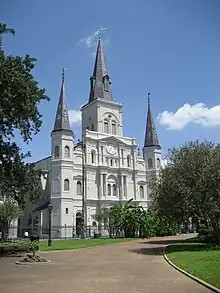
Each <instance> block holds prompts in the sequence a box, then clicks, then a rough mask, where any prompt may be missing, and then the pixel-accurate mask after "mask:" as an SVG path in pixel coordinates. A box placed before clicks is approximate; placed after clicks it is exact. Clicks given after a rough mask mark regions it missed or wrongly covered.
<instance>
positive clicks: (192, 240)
mask: <svg viewBox="0 0 220 293" xmlns="http://www.w3.org/2000/svg"><path fill="white" fill-rule="evenodd" d="M144 243H145V244H160V245H161V244H162V245H169V244H172V243H201V239H199V237H192V238H189V239H178V240H174V239H170V240H169V239H166V240H161V239H158V240H154V239H152V240H149V241H147V242H144Z"/></svg>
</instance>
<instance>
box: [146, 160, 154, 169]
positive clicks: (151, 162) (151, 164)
mask: <svg viewBox="0 0 220 293" xmlns="http://www.w3.org/2000/svg"><path fill="white" fill-rule="evenodd" d="M147 164H148V168H149V169H151V168H153V160H152V159H151V158H149V159H148V160H147Z"/></svg>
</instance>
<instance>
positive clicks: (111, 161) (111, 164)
mask: <svg viewBox="0 0 220 293" xmlns="http://www.w3.org/2000/svg"><path fill="white" fill-rule="evenodd" d="M110 166H111V167H112V166H113V160H112V159H110Z"/></svg>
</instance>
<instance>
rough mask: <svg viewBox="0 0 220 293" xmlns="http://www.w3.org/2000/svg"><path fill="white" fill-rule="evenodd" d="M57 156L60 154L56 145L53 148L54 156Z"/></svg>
mask: <svg viewBox="0 0 220 293" xmlns="http://www.w3.org/2000/svg"><path fill="white" fill-rule="evenodd" d="M59 156H60V148H59V147H58V145H56V146H55V149H54V157H55V158H58V157H59Z"/></svg>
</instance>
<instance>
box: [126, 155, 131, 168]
mask: <svg viewBox="0 0 220 293" xmlns="http://www.w3.org/2000/svg"><path fill="white" fill-rule="evenodd" d="M127 167H131V157H130V156H127Z"/></svg>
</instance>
